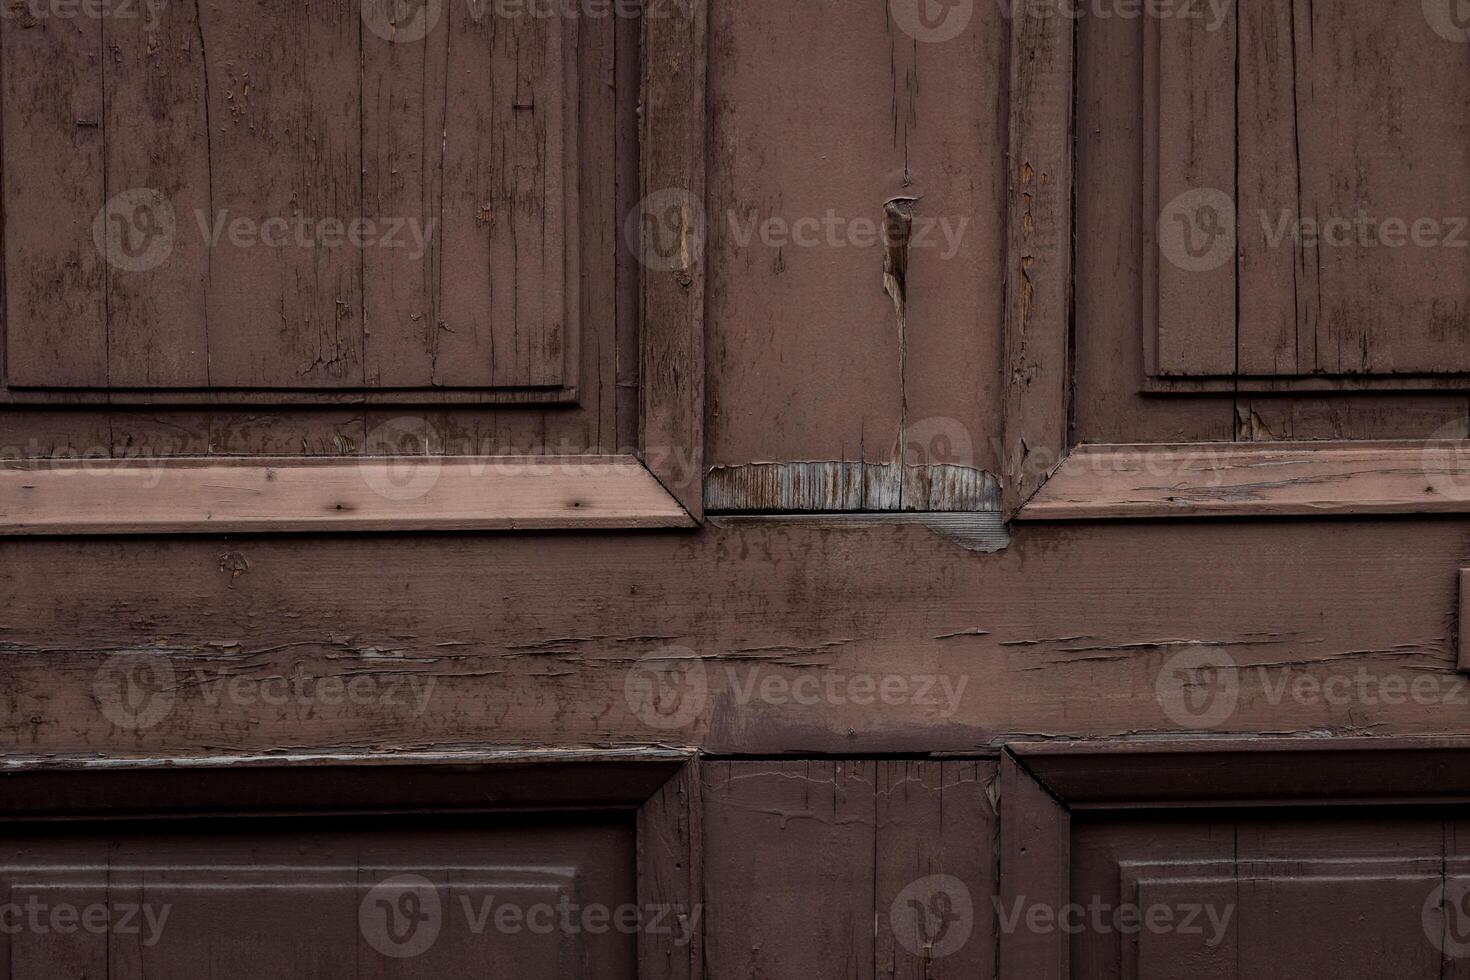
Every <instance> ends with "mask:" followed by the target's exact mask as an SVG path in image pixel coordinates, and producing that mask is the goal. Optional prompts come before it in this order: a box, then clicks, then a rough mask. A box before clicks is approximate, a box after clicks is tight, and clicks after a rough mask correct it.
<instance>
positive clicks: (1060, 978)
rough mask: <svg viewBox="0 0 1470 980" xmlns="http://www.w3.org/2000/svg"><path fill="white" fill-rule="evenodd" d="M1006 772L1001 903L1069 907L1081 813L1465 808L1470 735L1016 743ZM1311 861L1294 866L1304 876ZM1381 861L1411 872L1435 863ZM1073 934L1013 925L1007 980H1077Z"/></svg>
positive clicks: (1005, 943)
mask: <svg viewBox="0 0 1470 980" xmlns="http://www.w3.org/2000/svg"><path fill="white" fill-rule="evenodd" d="M1001 779H1002V782H1001V827H1000V855H1001V878H1000V880H1001V901H1002V903H1003V905H1004V907H1006V908H1012V907H1014V906H1016V905H1017V900H1018V899H1024V903H1025V904H1030V905H1039V906H1043V907H1046V908H1050V909H1062V908H1064V907H1066V906H1067V905H1068V903H1069V902H1072V901H1073V897H1072V895H1071V889H1072V871H1073V869H1072V854H1071V834H1072V818H1073V815H1074V814H1082V813H1086V814H1088V815H1089V816H1093V815H1107V814H1125V813H1126V814H1138V815H1142V814H1144V813H1146V812H1156V813H1170V814H1178V813H1180V811H1185V810H1198V811H1214V810H1223V809H1228V808H1232V807H1250V808H1253V809H1258V808H1263V807H1283V808H1300V807H1320V808H1328V807H1332V808H1341V807H1354V806H1361V807H1371V808H1373V812H1374V813H1378V812H1379V811H1380V810H1387V811H1388V812H1390V813H1392V812H1394V811H1395V810H1396V809H1398V808H1402V809H1403V811H1404V812H1408V811H1413V810H1417V809H1418V808H1422V807H1424V806H1426V805H1445V804H1463V803H1465V802H1466V801H1467V800H1470V739H1464V738H1422V739H1414V738H1393V739H1372V738H1348V739H1336V738H1334V739H1220V740H1208V741H1204V740H1198V739H1196V740H1169V741H1149V742H1052V743H1012V744H1011V745H1009V746H1007V748H1006V750H1005V754H1004V755H1003V757H1002V760H1001ZM1348 857H1351V855H1345V856H1344V858H1345V859H1346V858H1348ZM1278 863H1279V862H1278ZM1360 863H1363V862H1360ZM1308 866H1309V864H1307V863H1301V862H1298V863H1297V864H1295V865H1291V867H1292V868H1293V869H1295V870H1297V871H1298V872H1300V870H1301V869H1302V868H1307V867H1308ZM1363 866H1364V867H1369V865H1368V864H1366V863H1364V864H1363ZM1311 867H1313V868H1315V867H1316V865H1311ZM1373 868H1374V870H1375V873H1378V872H1384V871H1385V869H1387V871H1390V872H1395V873H1398V874H1400V876H1402V874H1404V873H1407V872H1406V869H1407V871H1411V872H1416V873H1417V872H1418V871H1421V870H1423V869H1422V868H1420V867H1419V866H1418V865H1413V866H1412V867H1411V866H1407V865H1405V866H1403V867H1400V866H1398V865H1393V866H1390V865H1387V864H1382V865H1381V866H1380V865H1373ZM1432 870H1433V872H1434V876H1441V875H1445V874H1452V873H1456V871H1455V869H1454V868H1451V869H1449V870H1445V869H1443V868H1441V867H1439V866H1438V865H1436V867H1435V868H1433V869H1432ZM1125 878H1126V875H1125ZM1413 911H1414V912H1415V913H1416V914H1417V913H1418V911H1419V910H1418V908H1417V906H1416V907H1415V908H1414V909H1413ZM1072 938H1073V937H1072V936H1071V935H1069V934H1068V932H1067V931H1065V930H1062V929H1055V930H1051V931H1045V932H1041V931H1033V930H1029V929H1011V930H1005V929H1002V930H1001V934H1000V965H1001V974H1000V975H1002V976H1008V977H1009V976H1016V977H1020V976H1024V977H1027V978H1028V980H1029V978H1037V980H1066V978H1067V977H1069V976H1070V975H1071V974H1070V971H1071V964H1070V954H1071V942H1072Z"/></svg>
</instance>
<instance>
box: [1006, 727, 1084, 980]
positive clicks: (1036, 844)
mask: <svg viewBox="0 0 1470 980" xmlns="http://www.w3.org/2000/svg"><path fill="white" fill-rule="evenodd" d="M1000 805H1001V811H1000V827H1001V835H1000V891H999V896H1000V905H1001V909H1002V910H1004V909H1009V908H1013V907H1015V906H1016V904H1017V903H1018V902H1019V903H1022V904H1026V903H1030V904H1034V905H1040V906H1042V907H1049V908H1053V909H1060V908H1062V907H1063V906H1064V905H1066V904H1067V902H1068V901H1069V896H1070V894H1071V888H1070V882H1069V871H1070V867H1071V848H1070V844H1071V840H1070V837H1071V820H1070V817H1069V816H1068V814H1067V811H1066V809H1065V808H1064V807H1063V805H1062V803H1061V802H1060V801H1059V800H1057V799H1056V797H1054V796H1052V795H1051V794H1050V793H1048V792H1047V790H1046V789H1045V788H1043V787H1042V786H1041V785H1040V784H1039V783H1038V782H1037V781H1036V780H1035V778H1033V776H1032V775H1031V773H1030V772H1029V771H1028V770H1027V769H1026V767H1025V766H1024V765H1023V764H1022V763H1021V762H1020V761H1018V759H1017V757H1016V756H1014V755H1012V754H1009V753H1007V754H1006V755H1003V756H1002V757H1001V761H1000ZM1000 970H1001V973H1000V974H999V975H1000V976H1008V977H1009V976H1017V977H1020V976H1024V977H1037V978H1038V980H1065V978H1067V977H1069V976H1071V975H1072V974H1071V967H1070V956H1069V950H1068V948H1067V944H1066V943H1065V942H1060V943H1059V942H1056V941H1055V939H1054V937H1051V936H1047V935H1044V934H1040V933H1035V932H1031V931H1028V930H1026V929H1006V928H1001V929H1000Z"/></svg>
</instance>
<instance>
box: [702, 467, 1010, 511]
mask: <svg viewBox="0 0 1470 980" xmlns="http://www.w3.org/2000/svg"><path fill="white" fill-rule="evenodd" d="M704 495H705V501H704V504H705V510H707V511H708V512H710V513H715V514H721V513H723V514H739V513H767V514H783V513H821V512H838V513H900V512H908V513H915V512H918V513H923V512H936V513H966V512H969V513H973V512H977V511H985V512H990V511H998V510H1000V484H999V482H998V481H997V480H996V479H995V477H993V476H991V475H990V474H989V473H982V472H981V471H979V470H976V469H973V468H971V467H967V466H941V465H935V466H895V465H892V464H885V463H751V464H749V465H746V466H715V467H711V468H710V471H709V474H708V475H707V476H706V477H705V484H704Z"/></svg>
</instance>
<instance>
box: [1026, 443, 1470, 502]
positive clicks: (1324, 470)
mask: <svg viewBox="0 0 1470 980" xmlns="http://www.w3.org/2000/svg"><path fill="white" fill-rule="evenodd" d="M1459 513H1470V443H1464V442H1452V441H1430V442H1389V443H1385V442H1379V443H1367V442H1365V443H1356V444H1350V445H1344V444H1343V443H1316V444H1313V443H1271V444H1265V445H1262V444H1256V445H1237V444H1233V443H1219V444H1195V445H1183V446H1171V445H1147V446H1079V447H1077V448H1076V449H1075V450H1073V451H1072V453H1071V454H1070V455H1069V456H1068V457H1067V458H1066V460H1065V461H1063V463H1062V465H1061V466H1060V467H1059V468H1058V469H1057V471H1056V472H1055V473H1053V474H1052V476H1051V478H1050V479H1049V480H1048V481H1047V482H1046V483H1045V485H1044V486H1042V488H1041V489H1040V490H1039V491H1038V492H1037V493H1036V495H1035V496H1033V497H1032V498H1031V499H1030V500H1029V501H1028V502H1027V503H1026V505H1025V506H1024V507H1022V508H1021V510H1020V511H1019V512H1018V513H1017V515H1016V518H1017V519H1018V520H1032V521H1042V520H1045V521H1068V520H1098V519H1107V518H1157V517H1276V516H1297V515H1312V516H1322V515H1332V514H1459Z"/></svg>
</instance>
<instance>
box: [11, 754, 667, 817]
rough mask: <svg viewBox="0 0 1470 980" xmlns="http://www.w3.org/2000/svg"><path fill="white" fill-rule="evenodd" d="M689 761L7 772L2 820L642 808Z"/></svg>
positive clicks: (285, 762) (286, 762)
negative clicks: (388, 772)
mask: <svg viewBox="0 0 1470 980" xmlns="http://www.w3.org/2000/svg"><path fill="white" fill-rule="evenodd" d="M684 765H685V763H684V762H683V760H680V759H669V758H662V759H654V760H651V761H630V760H606V759H603V760H599V759H596V758H593V759H590V760H588V761H568V760H563V761H554V762H524V761H507V762H495V761H491V762H484V763H469V762H464V761H456V762H452V763H436V764H424V763H413V764H406V765H395V766H394V767H393V769H392V771H391V774H385V773H384V772H383V770H382V769H381V767H380V766H379V765H302V764H298V763H297V762H296V761H295V760H293V759H289V758H287V759H281V760H277V761H276V762H275V763H274V764H271V765H257V766H246V767H240V768H237V767H233V766H231V767H226V768H214V769H200V768H197V767H186V768H178V767H175V766H173V765H171V764H168V763H162V764H159V765H157V766H151V767H146V768H132V769H112V770H94V769H80V768H49V769H33V770H26V771H21V772H6V773H3V774H0V820H18V819H24V820H37V819H66V820H75V819H87V820H95V819H108V820H136V819H143V818H187V817H204V816H207V817H223V816H231V815H247V814H266V813H269V814H303V813H320V814H328V813H363V812H369V813H370V812H374V811H392V812H399V813H401V812H405V811H413V812H423V811H433V810H439V811H457V812H481V811H491V810H498V809H527V808H547V809H551V808H564V807H572V808H577V809H587V808H598V809H601V808H632V807H639V806H642V805H643V804H644V803H645V802H646V801H647V800H649V799H650V798H651V797H653V796H655V794H657V793H658V792H659V789H660V787H662V786H663V785H664V784H665V783H667V782H668V780H669V779H671V778H673V777H674V776H675V775H676V774H677V773H678V771H679V770H680V768H681V767H683V766H684Z"/></svg>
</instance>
